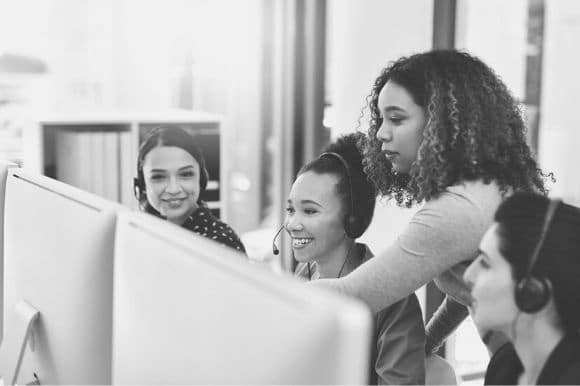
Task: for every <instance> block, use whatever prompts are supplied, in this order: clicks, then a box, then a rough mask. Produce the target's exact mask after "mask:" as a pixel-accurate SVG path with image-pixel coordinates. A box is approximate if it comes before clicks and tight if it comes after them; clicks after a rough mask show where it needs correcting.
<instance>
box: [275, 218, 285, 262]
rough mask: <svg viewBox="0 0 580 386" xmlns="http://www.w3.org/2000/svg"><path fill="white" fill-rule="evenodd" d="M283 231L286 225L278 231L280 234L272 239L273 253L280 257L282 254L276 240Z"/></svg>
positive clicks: (277, 233)
mask: <svg viewBox="0 0 580 386" xmlns="http://www.w3.org/2000/svg"><path fill="white" fill-rule="evenodd" d="M282 229H284V225H282V226H281V227H280V229H278V232H276V234H275V235H274V238H273V239H272V253H273V254H275V255H278V254H279V253H280V250H279V249H278V247H277V246H276V238H278V235H279V234H280V232H282Z"/></svg>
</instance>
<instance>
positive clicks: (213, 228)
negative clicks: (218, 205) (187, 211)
mask: <svg viewBox="0 0 580 386" xmlns="http://www.w3.org/2000/svg"><path fill="white" fill-rule="evenodd" d="M184 226H185V227H186V228H188V229H189V230H191V231H193V232H196V233H198V234H200V235H202V236H205V237H207V238H209V239H212V240H214V241H217V242H219V243H222V244H225V245H227V246H230V247H232V248H234V249H236V250H238V251H240V252H244V253H245V248H244V246H243V244H242V242H241V240H240V237H239V236H238V235H237V234H236V232H235V231H234V230H233V229H232V227H230V226H229V225H228V224H226V223H225V222H223V221H221V220H220V219H218V218H217V217H216V216H214V215H213V213H212V212H211V210H210V209H209V208H207V207H205V206H200V207H199V208H198V209H197V210H196V211H195V212H194V213H192V215H191V216H190V218H189V221H187V222H186V224H184Z"/></svg>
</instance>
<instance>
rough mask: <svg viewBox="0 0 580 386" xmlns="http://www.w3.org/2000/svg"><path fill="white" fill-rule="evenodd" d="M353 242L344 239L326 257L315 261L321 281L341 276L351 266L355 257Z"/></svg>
mask: <svg viewBox="0 0 580 386" xmlns="http://www.w3.org/2000/svg"><path fill="white" fill-rule="evenodd" d="M354 245H355V241H354V240H352V239H345V242H343V243H340V244H339V245H338V246H337V248H335V249H334V250H333V251H332V252H330V253H329V254H328V255H327V256H325V257H323V258H320V259H315V261H316V264H317V266H318V273H320V278H321V279H333V278H337V277H339V275H340V276H343V275H344V274H345V272H348V268H349V267H350V266H351V265H352V264H353V261H354V260H355V259H354V256H355V255H356V248H355V246H354Z"/></svg>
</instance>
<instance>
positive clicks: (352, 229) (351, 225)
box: [318, 152, 365, 240]
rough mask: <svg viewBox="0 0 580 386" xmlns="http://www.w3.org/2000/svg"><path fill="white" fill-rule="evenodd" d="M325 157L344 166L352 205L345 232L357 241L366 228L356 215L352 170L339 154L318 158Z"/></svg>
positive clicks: (346, 218)
mask: <svg viewBox="0 0 580 386" xmlns="http://www.w3.org/2000/svg"><path fill="white" fill-rule="evenodd" d="M324 156H330V157H334V158H335V159H337V160H338V161H339V162H340V163H341V164H342V167H343V169H344V172H345V173H346V179H347V184H348V197H349V199H348V202H349V204H350V205H349V208H348V211H347V213H345V216H344V222H343V227H344V232H345V233H346V235H347V236H348V237H350V238H351V239H353V240H354V239H357V238H359V237H360V236H361V235H362V234H363V233H364V229H365V227H364V225H363V224H362V221H359V219H358V218H357V216H356V213H355V208H354V196H353V190H352V178H351V175H350V168H349V166H348V163H347V162H346V160H345V159H344V157H343V156H341V155H340V154H338V153H335V152H325V153H322V154H321V155H320V157H318V158H322V157H324Z"/></svg>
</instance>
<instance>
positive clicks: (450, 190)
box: [426, 180, 504, 209]
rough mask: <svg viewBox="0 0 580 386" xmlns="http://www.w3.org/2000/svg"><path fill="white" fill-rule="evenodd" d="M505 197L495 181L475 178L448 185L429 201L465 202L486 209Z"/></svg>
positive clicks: (496, 204) (497, 203)
mask: <svg viewBox="0 0 580 386" xmlns="http://www.w3.org/2000/svg"><path fill="white" fill-rule="evenodd" d="M503 198H504V197H503V194H502V192H501V189H500V187H499V185H498V184H497V183H496V182H495V181H490V182H485V181H483V180H473V181H463V182H461V183H458V184H455V185H451V186H448V187H447V188H446V189H445V190H444V191H443V192H441V193H440V194H439V195H438V196H437V197H435V198H434V199H433V200H431V201H429V202H444V203H450V202H464V203H467V204H470V205H472V206H475V207H478V208H481V209H485V208H487V207H489V206H498V205H499V203H500V202H501V201H502V199H503ZM429 202H427V204H428V203H429ZM427 204H426V205H427Z"/></svg>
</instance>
